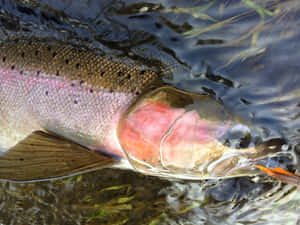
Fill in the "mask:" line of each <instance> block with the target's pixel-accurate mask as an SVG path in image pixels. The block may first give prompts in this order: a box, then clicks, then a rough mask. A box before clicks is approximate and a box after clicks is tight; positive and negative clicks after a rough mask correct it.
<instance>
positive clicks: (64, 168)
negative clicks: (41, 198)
mask: <svg viewBox="0 0 300 225" xmlns="http://www.w3.org/2000/svg"><path fill="white" fill-rule="evenodd" d="M114 162H115V160H114V159H113V158H111V157H109V156H106V155H103V154H101V153H99V152H96V151H92V150H89V149H87V148H85V147H83V146H81V145H79V144H77V143H74V142H72V141H70V140H67V139H65V138H63V137H61V136H57V135H55V134H51V133H45V132H41V131H37V132H34V133H32V134H31V135H29V136H28V137H27V138H26V139H24V140H22V141H20V142H19V143H18V144H17V145H15V146H14V147H12V148H11V149H9V150H8V151H7V152H5V153H4V154H3V155H1V156H0V179H2V180H11V181H34V180H45V179H51V178H58V177H64V176H69V175H72V174H73V175H74V174H78V173H83V172H87V171H92V170H96V169H100V168H103V167H106V166H109V165H112V164H113V163H114Z"/></svg>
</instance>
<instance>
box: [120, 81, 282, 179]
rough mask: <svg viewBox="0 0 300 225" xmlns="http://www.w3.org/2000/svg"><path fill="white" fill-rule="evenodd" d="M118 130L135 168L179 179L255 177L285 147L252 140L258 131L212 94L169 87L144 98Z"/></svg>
mask: <svg viewBox="0 0 300 225" xmlns="http://www.w3.org/2000/svg"><path fill="white" fill-rule="evenodd" d="M117 133H118V138H119V141H120V144H121V146H122V148H123V151H124V152H125V155H126V157H127V159H128V161H129V162H130V164H131V165H132V167H133V168H134V169H135V170H137V171H140V172H142V173H144V174H150V175H156V176H161V177H167V178H175V179H176V178H178V179H191V180H198V179H215V178H225V177H226V178H227V177H237V176H249V175H255V174H257V173H258V172H259V171H258V170H257V168H256V167H255V165H256V164H263V165H266V166H267V163H270V160H272V158H271V157H270V156H271V155H276V154H278V151H280V149H278V148H274V147H270V148H268V147H267V146H265V145H264V144H258V145H257V146H255V145H254V144H253V143H251V139H253V137H252V136H253V135H254V131H252V130H251V129H250V128H249V127H248V126H246V125H244V124H242V123H241V122H239V121H237V120H236V119H235V118H234V117H233V116H232V115H230V114H229V113H228V112H226V111H225V109H224V107H223V105H221V104H220V103H219V102H217V101H216V100H215V99H213V98H211V97H210V96H206V95H200V94H193V93H188V92H185V91H182V90H178V89H175V88H173V87H169V86H165V87H161V88H158V89H156V90H154V91H151V92H149V93H147V94H145V95H143V96H141V97H140V98H139V99H138V100H137V101H136V103H135V104H133V105H132V106H131V107H130V108H129V109H128V111H127V112H126V113H125V114H124V115H123V117H122V119H121V121H120V123H119V127H118V132H117ZM266 157H267V158H268V159H266Z"/></svg>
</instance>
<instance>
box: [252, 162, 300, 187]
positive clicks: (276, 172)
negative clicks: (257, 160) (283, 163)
mask: <svg viewBox="0 0 300 225" xmlns="http://www.w3.org/2000/svg"><path fill="white" fill-rule="evenodd" d="M255 166H256V167H257V168H259V169H260V170H262V171H263V172H265V173H266V174H268V175H269V176H271V177H274V178H276V179H278V180H280V181H282V182H284V183H288V184H293V185H296V186H298V187H299V186H300V176H299V175H297V174H294V173H291V172H288V171H286V170H284V169H282V168H279V167H277V168H266V167H264V166H261V165H255Z"/></svg>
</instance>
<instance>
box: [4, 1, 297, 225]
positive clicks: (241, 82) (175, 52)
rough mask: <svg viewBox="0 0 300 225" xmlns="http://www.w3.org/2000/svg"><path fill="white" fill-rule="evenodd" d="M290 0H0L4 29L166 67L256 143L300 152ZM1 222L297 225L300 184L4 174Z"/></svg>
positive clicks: (116, 174)
mask: <svg viewBox="0 0 300 225" xmlns="http://www.w3.org/2000/svg"><path fill="white" fill-rule="evenodd" d="M299 8H300V3H299V1H297V0H282V1H280V0H266V1H258V0H220V1H216V0H215V1H208V0H198V1H178V0H165V1H158V0H157V1H155V0H151V1H150V0H149V1H137V0H126V1H121V0H115V1H112V0H105V1H97V0H82V1H76V0H63V1H53V0H52V1H50V0H41V1H35V0H19V1H6V0H2V1H1V2H0V39H1V40H2V41H4V40H6V39H10V38H15V37H16V36H19V37H28V38H37V37H38V38H44V39H46V40H47V39H49V40H60V41H64V42H67V43H70V44H73V45H81V46H85V47H87V48H90V49H93V50H96V51H99V52H105V53H107V54H112V55H114V56H118V57H120V58H121V59H124V61H126V62H127V63H137V64H138V65H141V66H145V67H150V68H151V69H153V70H156V71H159V72H163V73H164V74H165V77H164V78H165V81H166V82H167V83H169V84H172V85H174V86H176V87H178V88H181V89H184V90H188V91H193V92H197V93H203V94H209V95H211V96H213V97H214V98H216V99H218V100H220V101H221V102H222V103H223V104H224V107H226V109H227V110H228V111H229V112H230V113H232V114H233V115H235V116H236V117H237V118H239V119H240V120H241V121H243V122H244V123H246V124H248V125H249V126H251V127H252V128H253V129H254V130H255V132H256V134H257V135H258V137H259V139H260V141H263V142H266V143H269V144H270V145H275V146H276V147H277V148H278V149H279V150H280V151H281V152H283V153H285V152H287V153H290V154H291V156H290V157H287V156H277V157H276V158H275V159H274V160H273V161H272V162H277V163H278V164H280V165H281V166H282V167H284V168H288V169H289V170H291V171H294V172H295V171H296V172H297V171H298V169H299V165H300V164H299V163H297V162H298V155H299V151H300V147H299V146H300V145H299V143H300V138H299V137H300V136H299V132H300V119H299V118H300V116H299V115H300V108H299V105H300V101H299V96H300V89H299V87H300V64H299V58H300V57H299V56H300V42H299V38H300V32H299V25H300V17H299ZM0 199H1V201H0V223H1V224H151V225H154V224H230V225H231V224H299V223H300V219H299V215H300V214H299V213H300V209H299V205H300V194H299V191H298V190H297V189H296V188H295V187H293V186H290V185H286V184H281V183H280V182H278V181H275V180H273V179H272V178H269V177H266V176H264V175H259V176H255V177H242V178H235V179H225V180H208V181H205V180H204V181H197V182H196V181H193V182H190V181H167V180H162V179H159V178H156V177H150V176H143V175H141V174H137V173H134V172H130V171H121V170H117V169H105V170H101V171H96V172H93V173H88V174H84V175H80V176H75V177H72V178H67V179H62V180H55V181H47V182H37V183H26V184H15V183H9V182H2V183H0Z"/></svg>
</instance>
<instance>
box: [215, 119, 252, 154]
mask: <svg viewBox="0 0 300 225" xmlns="http://www.w3.org/2000/svg"><path fill="white" fill-rule="evenodd" d="M251 133H252V131H251V130H250V128H249V127H248V126H245V125H243V124H237V125H235V126H233V127H231V128H230V129H228V131H227V132H226V133H225V134H224V135H223V136H222V137H221V138H220V141H221V142H223V143H224V144H225V145H227V146H228V147H231V148H235V149H241V148H247V147H248V146H249V145H250V144H251V142H252V140H253V138H252V136H253V135H252V134H251Z"/></svg>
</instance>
